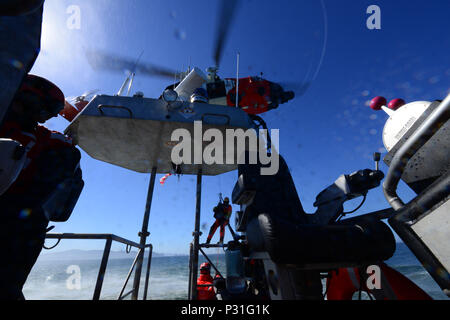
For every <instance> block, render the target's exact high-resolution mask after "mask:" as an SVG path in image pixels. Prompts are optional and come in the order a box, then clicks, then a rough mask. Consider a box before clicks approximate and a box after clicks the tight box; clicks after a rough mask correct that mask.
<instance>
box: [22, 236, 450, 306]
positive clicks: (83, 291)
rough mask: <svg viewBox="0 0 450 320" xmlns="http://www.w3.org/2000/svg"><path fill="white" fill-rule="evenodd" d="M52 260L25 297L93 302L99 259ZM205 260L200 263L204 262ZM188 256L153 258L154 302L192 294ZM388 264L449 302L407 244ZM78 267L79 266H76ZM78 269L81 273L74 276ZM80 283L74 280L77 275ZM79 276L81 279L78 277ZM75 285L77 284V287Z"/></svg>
mask: <svg viewBox="0 0 450 320" xmlns="http://www.w3.org/2000/svg"><path fill="white" fill-rule="evenodd" d="M76 256H77V255H74V259H73V260H70V259H59V260H58V259H54V258H53V259H51V258H49V256H45V255H43V256H41V257H40V258H39V260H38V261H37V263H36V265H35V266H34V268H33V270H32V272H31V273H30V276H29V278H28V281H27V283H26V285H25V287H24V295H25V297H26V299H29V300H89V299H92V296H93V293H94V288H95V282H96V279H97V273H98V269H99V266H100V259H99V258H91V259H86V258H85V257H84V258H83V259H81V258H79V259H78V260H77V257H76ZM129 256H130V257H129V258H123V257H121V258H113V259H110V261H109V262H108V266H107V269H106V274H105V278H104V282H103V288H102V294H101V299H107V300H114V299H117V297H118V295H119V293H120V290H121V289H122V286H123V284H124V281H125V279H126V276H127V274H128V271H129V268H130V267H131V264H132V262H133V259H134V255H133V254H132V253H131V254H130V255H129ZM209 258H210V259H211V260H212V261H213V262H214V263H215V264H217V266H218V269H219V270H220V272H222V273H223V274H225V259H224V256H223V255H217V254H212V255H209ZM204 261H205V260H204V259H203V257H201V258H200V262H204ZM146 262H147V261H146V260H145V261H144V268H143V276H142V278H141V289H140V297H142V291H143V290H144V289H143V288H144V276H145V270H146V265H147V264H146ZM188 262H189V257H188V256H174V257H166V256H158V257H153V259H152V265H151V270H150V281H149V289H148V296H147V297H148V299H151V300H183V299H187V292H188V283H189V280H188V274H189V269H188ZM387 263H388V264H389V265H390V266H392V267H394V268H395V269H396V270H398V271H400V272H401V273H402V274H404V275H405V276H407V277H408V278H409V279H410V280H412V281H413V282H414V283H416V284H417V285H418V286H419V287H421V288H422V289H423V290H424V291H426V292H427V293H428V294H429V295H430V296H431V297H433V298H434V299H439V300H446V299H448V298H447V296H446V295H445V294H443V293H442V291H441V290H440V288H439V287H438V285H437V284H436V283H435V282H434V281H433V279H432V278H431V276H430V275H429V274H428V273H427V272H426V270H425V269H424V268H423V267H422V266H421V265H420V263H419V262H418V261H417V259H416V258H415V257H414V255H412V253H411V252H410V251H409V249H408V248H407V247H406V246H405V245H404V244H399V245H398V246H397V251H396V254H395V255H394V256H393V257H392V258H391V259H390V260H388V261H387ZM74 266H75V267H74ZM74 269H76V270H77V272H78V273H73V272H74V271H73V270H74ZM75 274H76V275H77V279H79V281H78V282H77V281H75V282H74V281H73V278H71V277H73V275H75ZM78 276H79V277H78ZM133 277H134V274H133V275H132V276H131V278H130V281H129V283H128V286H127V289H126V290H125V292H128V291H129V290H131V287H132V282H133ZM74 283H75V284H76V285H74Z"/></svg>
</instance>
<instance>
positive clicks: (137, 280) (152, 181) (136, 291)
mask: <svg viewBox="0 0 450 320" xmlns="http://www.w3.org/2000/svg"><path fill="white" fill-rule="evenodd" d="M155 179H156V167H154V168H152V175H151V177H150V184H149V187H148V193H147V203H146V205H145V213H144V221H143V222H142V231H141V232H139V237H141V241H140V246H141V248H145V243H146V240H147V237H148V236H149V235H150V233H149V232H148V221H149V218H150V208H151V206H152V199H153V190H154V188H155ZM144 252H145V250H141V252H140V254H139V258H138V260H137V263H136V273H135V276H134V283H133V290H134V291H133V295H132V296H131V299H132V300H137V299H138V296H139V285H140V282H141V273H142V262H143V261H144Z"/></svg>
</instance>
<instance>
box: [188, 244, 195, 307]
mask: <svg viewBox="0 0 450 320" xmlns="http://www.w3.org/2000/svg"><path fill="white" fill-rule="evenodd" d="M193 253H194V243H193V242H191V243H190V245H189V287H188V300H192V256H193Z"/></svg>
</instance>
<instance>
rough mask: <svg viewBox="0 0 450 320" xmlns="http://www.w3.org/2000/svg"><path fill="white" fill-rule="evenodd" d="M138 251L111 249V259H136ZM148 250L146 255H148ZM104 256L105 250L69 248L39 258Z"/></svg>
mask: <svg viewBox="0 0 450 320" xmlns="http://www.w3.org/2000/svg"><path fill="white" fill-rule="evenodd" d="M136 254H137V251H131V252H130V253H126V252H125V251H111V252H110V254H109V259H134V258H135V257H136ZM147 254H148V252H146V254H145V257H147ZM102 256H103V250H67V251H61V252H51V251H50V252H42V254H41V255H40V256H39V260H46V261H48V260H58V261H61V260H100V259H101V258H102ZM152 256H153V257H164V256H169V255H166V254H164V253H157V252H153V255H152Z"/></svg>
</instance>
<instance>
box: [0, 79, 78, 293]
mask: <svg viewBox="0 0 450 320" xmlns="http://www.w3.org/2000/svg"><path fill="white" fill-rule="evenodd" d="M64 101H65V98H64V94H63V93H62V92H61V90H60V89H59V88H58V87H57V86H56V85H54V84H53V83H51V82H50V81H48V80H46V79H44V78H41V77H38V76H33V75H28V76H27V77H26V78H25V80H24V82H23V84H22V86H21V87H20V89H19V91H18V92H17V94H16V95H15V97H14V99H13V102H12V106H11V108H10V111H9V112H8V114H7V116H6V117H5V122H4V124H3V126H2V127H1V128H0V137H1V138H10V139H13V140H16V141H18V142H20V143H21V145H22V146H23V148H24V150H23V152H26V162H25V165H24V168H23V169H22V171H21V173H20V175H19V176H18V177H17V179H16V181H15V182H14V183H13V184H12V185H11V187H10V188H9V189H8V190H7V191H6V192H5V193H4V194H3V195H1V196H0V221H1V222H0V243H1V244H2V249H3V250H2V252H1V259H0V275H1V277H0V299H3V300H4V299H8V300H17V299H23V298H24V297H23V294H22V287H23V285H24V284H25V281H26V279H27V277H28V274H29V273H30V271H31V269H32V267H33V265H34V263H35V262H36V260H37V258H38V256H39V254H40V252H41V250H42V245H43V243H44V240H45V234H46V231H47V226H48V223H49V221H58V220H55V219H59V218H61V219H62V220H61V221H64V219H66V218H67V219H68V217H66V218H64V217H56V216H54V215H55V212H56V211H58V210H60V209H64V208H65V207H66V203H68V202H70V201H75V203H76V200H78V196H79V193H80V192H81V189H78V190H76V191H75V192H74V190H73V189H72V188H77V187H79V186H80V185H82V183H81V182H82V179H81V169H80V168H79V162H80V158H81V154H80V152H79V151H78V149H76V148H75V146H74V145H73V143H72V141H71V139H69V138H68V137H66V136H65V135H63V134H61V133H58V132H54V131H50V130H48V129H47V128H45V127H43V126H40V125H39V123H44V122H46V121H47V120H48V119H50V118H52V117H55V116H57V115H58V113H59V112H60V111H61V110H62V109H63V107H64ZM71 179H72V180H71ZM66 181H70V183H69V185H67V184H66V185H64V182H66ZM61 192H62V195H63V197H62V198H63V202H58V201H59V200H61V196H59V197H58V196H56V197H55V195H61ZM68 199H69V200H68ZM52 201H53V202H52ZM55 201H56V202H55ZM55 203H56V204H57V205H55ZM51 208H53V209H54V208H57V210H56V211H53V210H52V209H51ZM72 209H73V207H72ZM69 211H70V213H71V210H69ZM70 213H68V214H69V215H70Z"/></svg>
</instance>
